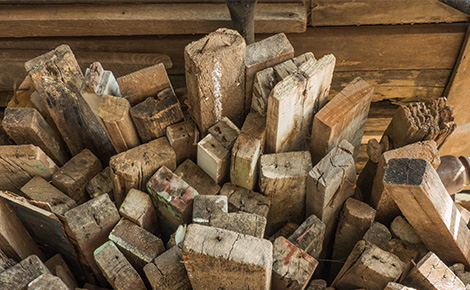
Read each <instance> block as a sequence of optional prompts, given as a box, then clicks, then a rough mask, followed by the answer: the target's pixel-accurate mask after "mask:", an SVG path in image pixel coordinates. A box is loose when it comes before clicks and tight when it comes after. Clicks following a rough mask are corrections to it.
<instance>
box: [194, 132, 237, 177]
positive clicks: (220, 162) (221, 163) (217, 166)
mask: <svg viewBox="0 0 470 290" xmlns="http://www.w3.org/2000/svg"><path fill="white" fill-rule="evenodd" d="M197 165H198V166H199V167H201V169H202V170H204V171H205V172H206V173H207V174H208V175H209V176H210V177H211V178H212V179H213V180H214V181H215V182H216V183H217V184H221V183H223V182H225V181H226V180H227V179H228V178H229V170H230V151H229V150H227V149H226V148H225V147H224V146H223V145H222V143H220V142H219V141H218V140H217V139H216V138H215V137H214V136H212V135H211V134H208V135H207V136H206V137H204V139H202V140H201V141H199V143H197Z"/></svg>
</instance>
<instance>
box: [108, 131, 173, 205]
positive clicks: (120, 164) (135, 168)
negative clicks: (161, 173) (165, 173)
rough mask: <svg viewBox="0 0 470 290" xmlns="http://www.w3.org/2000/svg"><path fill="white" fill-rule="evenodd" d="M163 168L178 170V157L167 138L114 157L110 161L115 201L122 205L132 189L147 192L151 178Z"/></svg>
mask: <svg viewBox="0 0 470 290" xmlns="http://www.w3.org/2000/svg"><path fill="white" fill-rule="evenodd" d="M161 166H166V167H168V168H169V169H170V170H174V169H176V155H175V151H174V150H173V148H172V147H171V146H170V144H169V143H168V140H167V139H166V137H162V138H158V139H156V140H153V141H151V142H149V143H145V144H142V145H139V146H137V147H135V148H132V149H130V150H127V151H125V152H122V153H119V154H117V155H116V156H113V157H112V158H111V160H110V161H109V167H110V168H111V179H112V180H113V191H114V200H115V202H116V205H117V206H120V205H121V204H122V201H123V200H124V198H125V197H126V194H127V192H128V191H129V190H130V189H131V188H135V189H138V190H145V188H146V184H147V182H148V180H149V179H150V177H151V176H152V175H153V174H154V173H155V171H157V169H158V168H160V167H161Z"/></svg>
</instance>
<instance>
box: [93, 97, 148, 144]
mask: <svg viewBox="0 0 470 290" xmlns="http://www.w3.org/2000/svg"><path fill="white" fill-rule="evenodd" d="M129 110H130V104H129V102H128V101H127V100H126V99H123V98H118V97H114V96H109V95H104V96H102V97H101V103H100V105H99V107H98V115H99V116H100V118H101V120H102V121H103V123H104V126H105V127H106V130H107V131H108V134H109V137H110V139H111V142H112V143H113V145H114V149H116V152H118V153H120V152H123V151H126V150H128V149H131V148H134V147H136V146H138V145H140V139H139V135H137V130H136V128H135V126H134V123H133V122H132V118H131V115H130V113H129Z"/></svg>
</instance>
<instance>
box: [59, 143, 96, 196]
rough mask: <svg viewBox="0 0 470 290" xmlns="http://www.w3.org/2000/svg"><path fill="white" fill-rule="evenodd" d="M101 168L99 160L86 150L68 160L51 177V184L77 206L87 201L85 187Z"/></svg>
mask: <svg viewBox="0 0 470 290" xmlns="http://www.w3.org/2000/svg"><path fill="white" fill-rule="evenodd" d="M102 169H103V168H102V167H101V163H100V160H99V159H98V158H97V157H96V156H95V155H94V154H93V153H92V152H91V151H90V150H88V149H84V150H83V151H82V152H80V153H79V154H77V155H75V156H74V157H72V159H70V160H69V161H68V162H67V163H65V165H64V166H62V167H61V168H60V169H59V170H57V171H56V172H55V173H54V175H53V176H52V184H53V185H54V186H55V187H57V188H58V189H59V190H60V191H62V192H63V193H65V194H67V195H68V196H69V197H70V198H72V199H73V200H75V201H76V202H77V203H78V204H82V203H84V202H85V201H87V200H88V195H87V193H86V191H85V187H86V185H87V184H88V182H89V181H90V180H91V179H92V178H93V177H94V176H95V175H96V174H98V173H99V172H100V171H101V170H102Z"/></svg>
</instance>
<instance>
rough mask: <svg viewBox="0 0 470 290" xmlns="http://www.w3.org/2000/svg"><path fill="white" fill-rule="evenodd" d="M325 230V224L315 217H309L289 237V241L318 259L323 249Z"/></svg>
mask: <svg viewBox="0 0 470 290" xmlns="http://www.w3.org/2000/svg"><path fill="white" fill-rule="evenodd" d="M325 229H326V227H325V224H324V223H323V222H322V221H321V220H320V219H319V218H318V217H316V216H315V215H311V216H309V217H308V218H307V219H306V220H305V221H304V222H303V223H302V224H301V225H300V226H299V227H298V228H297V229H296V230H295V232H294V233H293V234H292V235H290V236H289V241H290V242H291V243H292V244H294V245H295V246H296V247H298V248H299V249H302V250H304V251H305V252H306V253H308V254H309V255H310V256H312V257H313V258H315V259H318V258H319V257H320V253H321V252H322V249H323V240H324V239H325Z"/></svg>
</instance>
